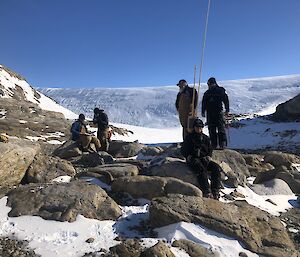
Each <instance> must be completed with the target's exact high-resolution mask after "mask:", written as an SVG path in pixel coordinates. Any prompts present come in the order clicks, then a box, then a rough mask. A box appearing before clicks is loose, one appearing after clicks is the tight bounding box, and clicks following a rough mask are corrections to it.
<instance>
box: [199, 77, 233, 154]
mask: <svg viewBox="0 0 300 257" xmlns="http://www.w3.org/2000/svg"><path fill="white" fill-rule="evenodd" d="M207 85H208V90H207V91H206V92H205V93H204V95H203V99H202V117H205V113H206V120H207V125H208V132H209V136H210V139H211V143H212V147H213V148H214V149H217V148H218V147H219V148H220V149H224V148H225V147H226V146H227V137H226V132H225V119H224V114H223V104H224V105H225V116H227V115H228V113H229V100H228V95H227V94H226V91H225V89H224V88H223V87H220V86H218V84H217V82H216V79H215V78H210V79H209V80H208V81H207Z"/></svg>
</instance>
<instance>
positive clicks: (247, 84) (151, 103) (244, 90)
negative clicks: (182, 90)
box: [38, 75, 300, 128]
mask: <svg viewBox="0 0 300 257" xmlns="http://www.w3.org/2000/svg"><path fill="white" fill-rule="evenodd" d="M219 85H220V86H223V87H225V89H226V91H227V93H228V95H229V99H230V110H231V112H233V113H259V112H263V111H265V109H266V108H271V109H272V110H273V109H274V110H275V107H276V106H277V105H278V104H279V103H281V102H284V101H286V100H288V99H290V98H292V97H294V96H295V95H297V94H298V93H300V75H289V76H278V77H268V78H258V79H244V80H230V81H220V82H219ZM206 89H207V86H206V85H201V89H200V99H201V98H202V95H203V92H204V91H205V90H206ZM38 90H39V91H40V92H42V93H43V94H45V95H47V96H49V97H51V98H52V99H54V100H55V101H57V102H58V103H59V104H60V105H62V106H64V107H66V108H68V109H70V110H72V111H73V112H75V113H84V114H86V115H87V116H88V117H91V116H92V114H93V109H94V108H95V107H100V108H102V109H104V110H105V111H106V112H107V114H108V115H109V118H110V120H111V121H113V122H117V123H124V124H130V125H136V126H144V127H153V128H162V127H174V126H178V124H179V121H178V116H177V112H176V109H175V99H176V95H177V93H178V88H177V87H176V86H165V87H145V88H82V89H76V88H38ZM200 104H201V102H200Z"/></svg>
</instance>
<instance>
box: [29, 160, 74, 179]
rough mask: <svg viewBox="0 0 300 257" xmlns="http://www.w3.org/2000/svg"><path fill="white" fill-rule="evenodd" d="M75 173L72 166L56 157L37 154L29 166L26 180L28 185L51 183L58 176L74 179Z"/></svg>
mask: <svg viewBox="0 0 300 257" xmlns="http://www.w3.org/2000/svg"><path fill="white" fill-rule="evenodd" d="M75 174H76V171H75V169H74V167H73V165H72V164H71V163H70V162H68V161H66V160H62V159H60V158H58V157H52V156H47V155H43V154H38V155H36V156H35V157H34V160H33V162H32V164H31V165H30V166H29V168H28V170H27V173H26V179H27V182H29V183H45V182H51V181H52V180H53V179H55V178H57V177H59V176H70V177H74V176H75Z"/></svg>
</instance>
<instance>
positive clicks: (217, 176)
mask: <svg viewBox="0 0 300 257" xmlns="http://www.w3.org/2000/svg"><path fill="white" fill-rule="evenodd" d="M203 127H204V124H203V122H202V120H201V119H199V118H196V119H195V120H194V123H193V128H194V130H193V132H192V133H190V134H188V135H187V136H186V138H185V139H184V141H183V144H182V147H181V153H182V155H183V156H184V157H185V158H186V162H187V165H188V166H189V167H191V169H192V170H193V171H194V172H195V173H196V174H197V177H198V182H199V185H200V189H201V191H202V193H203V196H204V197H207V198H214V199H216V200H218V199H219V197H220V193H219V190H220V187H221V167H220V166H219V165H218V164H217V163H215V162H213V161H212V160H211V156H212V152H213V149H212V146H211V142H210V139H209V137H208V136H206V135H205V134H204V133H203ZM208 171H210V172H211V184H210V185H209V182H208Z"/></svg>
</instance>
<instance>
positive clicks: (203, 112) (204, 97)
mask: <svg viewBox="0 0 300 257" xmlns="http://www.w3.org/2000/svg"><path fill="white" fill-rule="evenodd" d="M206 98H207V97H206V93H204V95H203V98H202V109H201V114H202V117H205V112H206Z"/></svg>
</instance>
